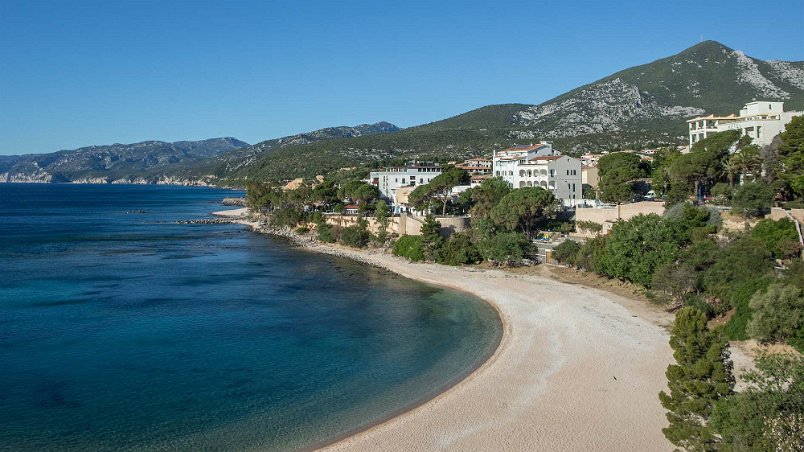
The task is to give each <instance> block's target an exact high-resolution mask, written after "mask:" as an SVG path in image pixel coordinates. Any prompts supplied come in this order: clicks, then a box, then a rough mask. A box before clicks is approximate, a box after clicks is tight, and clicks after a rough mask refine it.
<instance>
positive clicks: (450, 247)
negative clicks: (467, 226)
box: [438, 233, 482, 265]
mask: <svg viewBox="0 0 804 452" xmlns="http://www.w3.org/2000/svg"><path fill="white" fill-rule="evenodd" d="M481 260H482V258H481V257H480V252H478V251H477V247H475V245H474V244H473V243H472V240H471V239H470V238H469V236H468V235H466V234H460V233H459V234H453V235H452V237H450V238H449V240H448V241H447V243H446V244H445V245H444V247H443V248H442V249H441V252H440V253H439V259H438V262H439V263H441V264H447V265H462V264H475V263H477V262H480V261H481Z"/></svg>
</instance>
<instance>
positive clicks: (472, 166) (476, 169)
mask: <svg viewBox="0 0 804 452" xmlns="http://www.w3.org/2000/svg"><path fill="white" fill-rule="evenodd" d="M455 166H456V167H457V168H460V169H462V170H464V171H466V172H467V173H469V174H471V175H484V174H491V160H489V159H487V158H483V157H472V158H470V159H466V160H464V162H463V163H459V164H457V165H455Z"/></svg>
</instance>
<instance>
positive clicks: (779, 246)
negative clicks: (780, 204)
mask: <svg viewBox="0 0 804 452" xmlns="http://www.w3.org/2000/svg"><path fill="white" fill-rule="evenodd" d="M751 237H754V238H755V239H758V240H760V241H761V242H762V243H764V244H765V248H766V249H767V250H768V251H770V252H771V254H773V256H774V257H776V258H778V259H784V258H789V257H794V256H797V255H798V253H799V252H800V245H799V242H798V232H796V225H795V223H793V222H792V221H790V220H788V219H787V218H782V219H781V220H779V221H773V220H770V219H765V220H760V222H759V223H757V225H756V226H754V229H752V230H751Z"/></svg>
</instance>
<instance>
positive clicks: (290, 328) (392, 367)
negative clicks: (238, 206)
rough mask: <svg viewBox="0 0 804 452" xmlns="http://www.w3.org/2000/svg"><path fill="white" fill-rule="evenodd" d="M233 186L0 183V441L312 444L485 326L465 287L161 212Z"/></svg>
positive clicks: (202, 214) (450, 362)
mask: <svg viewBox="0 0 804 452" xmlns="http://www.w3.org/2000/svg"><path fill="white" fill-rule="evenodd" d="M239 195H242V193H241V192H233V191H230V190H223V189H210V188H199V187H169V186H141V185H131V186H127V185H59V184H41V185H39V184H0V449H4V450H36V451H41V450H58V451H64V450H121V449H128V450H131V449H137V450H155V449H184V450H190V449H193V450H196V449H206V450H232V449H237V450H245V449H269V450H288V449H300V448H309V447H313V446H315V445H320V444H324V443H327V442H329V441H332V440H334V439H336V438H339V437H342V436H345V435H348V434H351V433H354V432H356V431H359V430H361V429H364V428H367V427H369V426H371V425H373V424H375V423H377V422H380V421H382V420H384V419H387V418H389V417H391V416H393V415H394V414H396V413H399V412H401V411H404V410H405V409H407V408H409V407H411V406H413V405H416V404H418V403H421V402H423V401H425V400H427V399H429V398H431V397H433V396H434V395H437V394H438V393H440V392H441V391H443V390H444V389H445V388H447V387H449V386H450V385H452V384H454V383H455V382H456V381H458V380H460V379H461V378H462V377H464V376H465V375H467V374H468V373H469V372H471V371H472V370H473V369H475V368H476V367H477V366H478V365H480V364H481V363H482V362H483V361H484V360H485V359H486V358H487V357H488V356H489V355H490V354H491V353H492V352H493V350H494V349H495V348H496V345H497V344H498V343H499V340H500V337H501V334H502V332H501V329H502V328H501V324H500V320H499V317H498V316H497V313H496V311H495V310H494V309H493V308H492V307H491V306H489V305H487V304H486V303H484V302H483V301H482V300H479V299H477V298H475V297H471V296H468V295H466V294H463V293H458V292H454V291H449V290H444V289H440V288H436V287H432V286H428V285H424V284H420V283H417V282H414V281H411V280H408V279H405V278H402V277H399V276H396V275H394V274H392V273H389V272H387V271H384V270H379V269H375V268H372V267H367V266H365V265H362V264H359V263H356V262H353V261H350V260H347V259H342V258H337V257H333V256H325V255H319V254H314V253H311V252H307V251H303V250H299V249H296V248H293V247H291V246H289V244H288V243H287V242H285V241H283V240H279V239H273V238H269V237H266V236H263V235H259V234H256V233H253V232H250V231H247V230H246V229H245V228H244V227H243V226H240V225H229V224H224V225H203V224H179V223H177V221H179V220H192V219H201V218H207V217H208V216H209V212H212V211H216V210H223V209H225V207H222V206H221V205H220V204H219V201H220V200H221V199H222V198H223V197H226V196H239Z"/></svg>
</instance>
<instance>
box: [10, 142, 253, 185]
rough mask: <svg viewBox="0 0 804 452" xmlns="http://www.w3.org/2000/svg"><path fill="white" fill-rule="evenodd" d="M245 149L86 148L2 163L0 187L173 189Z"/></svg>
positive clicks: (207, 145) (233, 145) (181, 145)
mask: <svg viewBox="0 0 804 452" xmlns="http://www.w3.org/2000/svg"><path fill="white" fill-rule="evenodd" d="M244 146H248V143H246V142H243V141H240V140H237V139H235V138H212V139H208V140H202V141H177V142H175V143H166V142H164V141H143V142H140V143H133V144H119V143H115V144H112V145H104V146H87V147H83V148H79V149H74V150H65V151H58V152H53V153H49V154H32V155H20V156H6V157H4V158H2V159H0V182H84V183H111V182H117V183H127V182H136V183H157V182H163V183H177V182H181V181H178V180H175V178H174V177H172V176H171V175H172V174H174V173H178V172H181V170H182V168H185V167H187V166H189V165H191V164H193V163H195V162H200V161H206V160H208V159H210V158H212V157H214V156H216V155H219V154H221V153H223V152H226V151H229V150H232V149H237V148H241V147H244Z"/></svg>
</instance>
